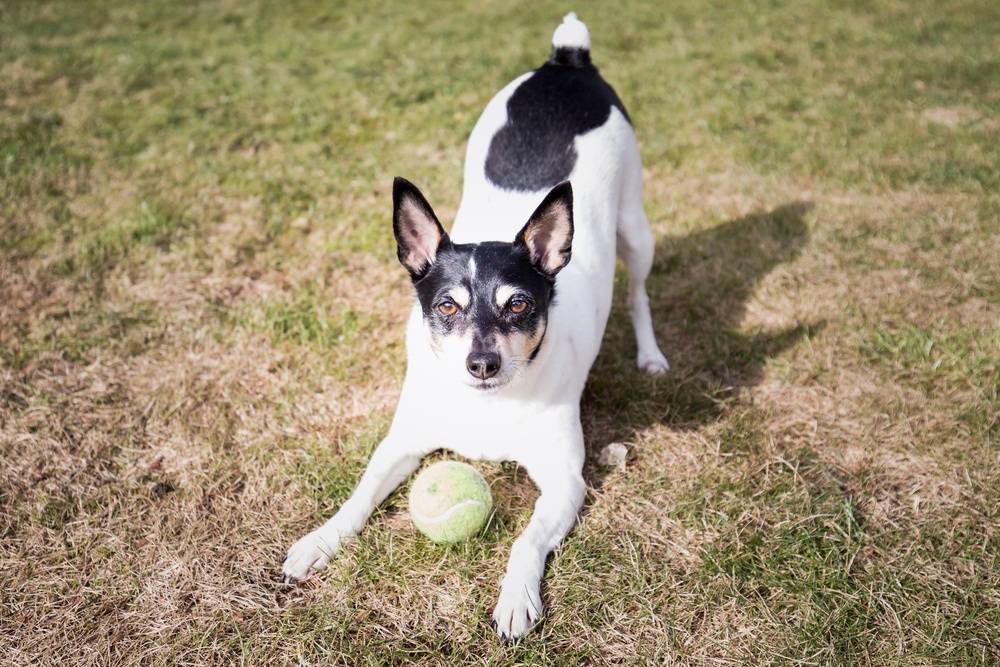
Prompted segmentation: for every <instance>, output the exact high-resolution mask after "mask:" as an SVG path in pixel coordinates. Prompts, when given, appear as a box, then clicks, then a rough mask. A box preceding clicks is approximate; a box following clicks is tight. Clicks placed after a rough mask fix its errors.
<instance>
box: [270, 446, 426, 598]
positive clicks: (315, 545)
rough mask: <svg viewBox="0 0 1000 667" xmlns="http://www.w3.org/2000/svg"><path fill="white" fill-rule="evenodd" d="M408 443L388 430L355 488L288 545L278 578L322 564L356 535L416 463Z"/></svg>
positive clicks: (290, 578) (303, 575)
mask: <svg viewBox="0 0 1000 667" xmlns="http://www.w3.org/2000/svg"><path fill="white" fill-rule="evenodd" d="M420 458H421V457H420V456H419V454H418V453H416V452H415V451H414V449H413V448H412V447H409V446H406V445H405V444H404V443H403V442H402V441H400V440H398V439H393V436H392V435H391V434H390V436H389V437H387V438H386V439H385V440H383V441H382V442H381V443H380V444H379V446H378V447H377V448H376V449H375V453H374V454H372V458H371V461H369V463H368V467H367V468H366V469H365V472H364V474H363V475H362V476H361V481H360V482H358V486H357V488H356V489H355V490H354V493H352V494H351V497H350V498H348V499H347V501H346V502H344V504H343V505H342V506H341V507H340V510H339V511H338V512H337V513H336V514H335V515H333V517H332V518H331V519H330V520H329V521H327V522H326V523H324V524H323V525H322V526H320V527H319V528H317V529H316V530H314V531H312V532H311V533H309V534H308V535H306V536H305V537H303V538H302V539H300V540H299V541H298V542H296V543H295V544H293V545H292V548H291V549H289V550H288V555H287V556H285V560H284V563H283V565H282V568H281V580H282V581H283V582H289V583H294V582H296V581H301V580H303V579H307V578H308V577H310V576H312V575H313V574H314V573H316V572H319V571H320V570H323V569H325V568H326V566H327V565H328V564H329V562H330V559H331V558H333V555H334V554H335V553H337V551H338V550H339V549H340V543H341V541H342V540H344V539H347V538H349V537H353V536H354V535H356V534H357V533H358V532H359V531H360V530H361V529H362V528H363V527H364V525H365V523H366V522H367V521H368V518H369V517H370V516H371V514H372V512H374V511H375V508H376V507H378V505H379V503H381V502H382V501H383V500H385V498H386V496H388V495H389V494H390V493H392V492H393V491H394V490H395V489H396V487H398V486H399V485H400V484H402V483H403V482H405V481H406V479H407V478H408V477H409V476H410V475H411V474H412V473H413V471H414V470H416V469H417V466H419V465H420Z"/></svg>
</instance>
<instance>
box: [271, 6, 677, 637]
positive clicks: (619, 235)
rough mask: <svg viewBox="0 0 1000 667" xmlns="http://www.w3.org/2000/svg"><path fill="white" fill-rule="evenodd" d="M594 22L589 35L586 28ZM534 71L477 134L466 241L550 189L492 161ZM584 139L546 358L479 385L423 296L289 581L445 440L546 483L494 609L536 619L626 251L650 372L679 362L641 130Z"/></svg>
mask: <svg viewBox="0 0 1000 667" xmlns="http://www.w3.org/2000/svg"><path fill="white" fill-rule="evenodd" d="M573 21H575V16H574V17H572V20H571V19H570V17H567V19H566V23H564V24H563V25H562V26H560V28H559V30H557V37H558V36H559V35H560V32H559V31H561V30H563V28H564V27H566V26H567V25H569V27H570V28H571V29H573V30H577V32H578V28H577V27H576V26H575V25H573V23H572V22H573ZM576 23H578V24H579V25H580V26H583V24H582V23H580V22H579V21H576ZM583 31H584V34H586V27H585V26H584V27H583ZM566 39H569V37H567V38H566ZM587 44H588V45H589V35H587ZM529 76H531V74H530V73H529V74H525V75H523V76H521V77H519V78H517V79H515V80H514V81H513V82H512V83H510V84H509V85H508V86H506V87H505V88H504V89H503V90H501V91H500V92H499V93H498V94H497V95H496V97H494V98H493V100H492V101H491V102H490V103H489V105H488V106H487V107H486V110H485V111H484V112H483V115H482V117H481V118H480V120H479V122H478V123H477V124H476V127H475V129H474V130H473V132H472V136H471V137H470V139H469V146H468V150H467V154H466V167H465V188H464V192H463V196H462V203H461V205H460V207H459V210H458V214H457V217H456V220H455V225H454V227H453V229H452V232H451V237H452V239H453V240H454V241H455V242H457V243H470V242H478V241H486V240H499V241H507V242H510V241H512V240H513V239H514V236H515V234H517V232H518V231H519V229H520V228H521V227H522V226H523V225H524V223H525V221H527V219H528V218H529V216H530V215H531V213H532V212H533V211H534V209H535V208H536V207H537V206H538V204H539V203H540V201H541V200H542V199H543V197H544V196H545V195H546V194H547V191H539V192H533V193H516V192H507V191H503V190H500V189H497V188H496V187H495V186H493V184H492V183H490V182H489V181H488V180H487V179H486V178H485V175H484V169H483V164H484V161H485V159H486V152H487V149H488V146H489V142H490V139H491V137H492V136H493V134H494V133H495V132H496V130H497V129H498V128H499V127H500V126H502V125H503V124H504V122H505V121H506V104H507V100H508V98H509V97H510V95H511V94H512V93H513V92H514V90H515V89H516V88H517V86H518V85H520V84H521V83H522V82H523V81H524V80H525V79H526V78H527V77H529ZM576 150H577V153H578V159H577V162H576V165H575V167H574V169H573V172H572V173H571V175H570V181H571V182H572V185H573V193H574V207H573V208H574V223H575V230H576V231H575V235H574V239H573V246H572V253H573V254H572V260H571V261H570V263H569V264H568V265H567V266H566V268H565V269H563V270H562V271H561V272H560V273H559V275H558V277H557V283H556V290H557V298H556V301H555V303H554V305H553V306H552V307H551V308H550V310H549V315H548V329H547V331H546V334H545V343H544V344H543V345H542V347H541V349H540V350H539V352H538V355H537V357H536V358H535V359H534V361H532V362H531V363H530V364H527V365H526V366H522V367H521V370H520V372H519V377H517V378H515V379H514V380H513V381H511V382H510V383H508V384H507V385H505V386H504V387H502V388H501V389H499V390H497V391H494V392H492V393H484V392H482V391H480V390H477V389H474V388H472V387H471V386H469V384H468V383H467V382H466V381H462V380H459V379H458V378H456V377H455V375H454V373H453V372H442V370H441V369H442V360H441V359H439V355H438V354H436V353H435V350H434V349H432V347H431V345H430V343H429V341H428V336H427V333H426V331H425V327H424V324H423V318H422V315H421V310H420V307H419V305H416V304H415V305H414V308H413V310H412V312H411V314H410V319H409V324H408V329H407V338H406V345H407V354H408V366H407V372H406V378H405V380H404V382H403V389H402V393H401V395H400V398H399V406H398V408H397V410H396V415H395V418H394V419H393V423H392V426H391V427H390V429H389V433H388V434H387V435H386V437H385V439H384V440H383V441H382V443H381V444H380V445H379V446H378V448H377V449H376V450H375V452H374V454H373V455H372V459H371V462H370V463H369V465H368V468H367V470H366V471H365V473H364V475H363V476H362V478H361V481H360V482H359V484H358V487H357V489H356V490H355V492H354V493H353V494H352V495H351V497H350V498H348V500H347V501H346V502H345V503H344V505H343V506H342V507H341V508H340V510H339V511H338V512H337V513H336V514H335V515H334V516H333V518H331V519H330V520H329V521H327V522H326V523H325V524H324V525H323V526H321V527H320V528H318V529H317V530H315V531H313V532H312V533H309V534H308V535H306V536H305V537H303V538H302V539H301V540H299V541H298V542H296V543H295V544H294V545H293V546H292V548H291V549H290V550H289V552H288V556H287V558H286V560H285V564H284V575H285V577H286V578H287V579H289V580H293V581H294V580H299V579H305V578H307V577H308V576H310V575H311V574H312V573H313V572H315V571H317V570H321V569H323V568H324V567H325V566H326V565H327V563H328V562H329V560H330V558H331V557H332V556H333V554H334V553H335V552H336V551H337V549H338V548H339V545H340V542H341V541H342V540H344V539H346V538H349V537H351V536H353V535H354V534H356V533H357V532H358V531H359V530H361V528H362V526H363V525H364V524H365V522H366V521H367V520H368V517H369V516H370V515H371V513H372V512H373V511H374V509H375V507H376V506H377V505H378V504H379V503H381V502H382V500H384V499H385V497H386V496H387V495H388V494H389V493H390V492H392V490H393V489H395V488H396V487H397V486H399V485H400V484H401V483H403V482H404V481H406V479H407V478H408V477H409V476H410V474H411V473H413V471H414V470H416V468H417V467H418V465H419V463H420V459H421V457H423V456H424V455H425V454H428V453H429V452H431V451H433V450H435V449H439V448H445V449H450V450H452V451H454V452H456V453H458V454H459V455H461V456H463V457H466V458H469V459H483V460H489V461H517V462H518V463H519V464H520V465H521V466H522V467H523V468H524V469H525V470H526V471H527V472H528V475H529V476H530V477H531V479H532V480H533V481H534V482H535V484H536V485H537V486H538V488H539V490H540V492H541V494H540V496H539V497H538V500H537V502H536V503H535V508H534V514H533V515H532V518H531V520H530V522H529V523H528V526H527V528H526V529H525V531H524V533H522V534H521V535H520V536H519V537H518V538H517V540H516V541H515V542H514V544H513V547H512V549H511V555H510V560H509V563H508V567H507V572H506V574H505V576H504V577H503V580H502V582H501V586H500V597H499V600H498V601H497V604H496V607H495V611H494V614H493V618H494V621H495V623H496V626H497V630H498V632H499V633H500V635H501V636H502V637H503V638H506V639H511V638H516V637H518V636H520V635H521V634H523V633H524V632H526V631H528V630H530V629H531V627H532V626H533V625H534V624H535V623H536V622H537V621H538V619H539V618H540V616H541V611H542V602H541V597H540V595H539V584H540V582H541V579H542V575H543V572H544V569H545V559H546V557H547V555H548V554H549V552H551V551H552V550H553V549H554V548H555V547H556V546H557V545H558V544H559V543H560V542H561V541H562V539H563V537H565V535H566V534H567V533H568V532H569V531H570V529H571V528H572V527H573V524H574V523H575V521H576V517H577V512H578V511H579V509H580V506H581V505H582V503H583V499H584V493H585V489H586V486H585V484H584V481H583V476H582V469H583V462H584V442H583V431H582V428H581V425H580V396H581V393H582V391H583V387H584V383H585V382H586V379H587V374H588V373H589V371H590V367H591V365H592V364H593V362H594V359H595V358H596V357H597V353H598V350H599V348H600V344H601V339H602V337H603V335H604V328H605V325H606V323H607V319H608V314H609V311H610V309H611V300H612V288H613V282H614V272H615V252H616V249H617V253H618V255H619V256H620V257H621V258H622V260H623V261H624V263H625V266H626V271H627V273H628V277H629V304H630V310H631V314H632V322H633V325H634V328H635V331H636V341H637V344H638V365H639V366H640V367H641V368H643V369H644V370H646V371H649V372H652V373H663V372H665V371H666V370H667V369H668V368H669V366H668V364H667V360H666V359H665V358H664V356H663V354H662V353H661V352H660V350H659V348H658V347H657V344H656V340H655V336H654V333H653V324H652V318H651V316H650V313H649V299H648V297H647V295H646V289H645V280H646V277H647V275H648V273H649V269H650V266H651V264H652V259H653V237H652V234H651V232H650V230H649V224H648V222H647V220H646V216H645V214H644V213H643V209H642V166H641V162H640V158H639V151H638V148H637V146H636V142H635V136H634V134H633V131H632V127H631V126H630V125H629V123H628V122H627V121H626V119H625V118H624V116H623V115H622V114H621V112H619V111H618V110H617V109H615V108H612V112H611V116H610V118H609V119H608V121H607V122H606V123H605V124H604V125H603V126H601V127H599V128H597V129H595V130H593V131H591V132H589V133H587V134H585V135H583V136H580V137H577V139H576ZM458 354H461V353H458ZM449 356H452V355H449ZM452 365H453V366H454V365H455V363H454V360H452ZM442 406H446V409H445V410H442ZM429 415H434V416H435V418H433V419H431V418H429ZM442 419H446V420H447V423H446V424H442Z"/></svg>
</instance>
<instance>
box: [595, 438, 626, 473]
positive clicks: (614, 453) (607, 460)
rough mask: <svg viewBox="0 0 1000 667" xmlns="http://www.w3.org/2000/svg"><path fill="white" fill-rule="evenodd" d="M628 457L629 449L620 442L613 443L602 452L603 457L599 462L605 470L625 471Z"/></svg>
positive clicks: (601, 456)
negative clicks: (616, 469)
mask: <svg viewBox="0 0 1000 667" xmlns="http://www.w3.org/2000/svg"><path fill="white" fill-rule="evenodd" d="M626 456H628V447H626V446H625V445H623V444H622V443H620V442H612V443H611V444H610V445H608V446H607V447H605V448H604V449H602V450H601V455H600V456H599V457H598V458H597V462H598V463H599V464H601V465H602V466H604V467H605V468H618V469H619V470H621V471H624V470H625V457H626Z"/></svg>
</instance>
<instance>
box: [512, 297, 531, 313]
mask: <svg viewBox="0 0 1000 667" xmlns="http://www.w3.org/2000/svg"><path fill="white" fill-rule="evenodd" d="M509 308H510V312H512V313H514V314H515V315H520V314H521V313H523V312H524V311H526V310H527V309H528V302H527V301H525V300H523V299H514V300H513V301H511V302H510V306H509Z"/></svg>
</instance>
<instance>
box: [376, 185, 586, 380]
mask: <svg viewBox="0 0 1000 667" xmlns="http://www.w3.org/2000/svg"><path fill="white" fill-rule="evenodd" d="M392 199H393V221H392V223H393V224H392V226H393V232H394V233H395V235H396V243H397V244H398V254H399V261H400V262H402V264H403V266H404V267H406V270H407V271H409V273H410V278H411V280H412V281H413V286H414V288H415V290H416V293H417V300H418V301H419V302H420V306H421V308H422V309H423V317H424V329H425V331H426V333H427V338H428V340H429V341H430V344H431V348H432V349H433V350H434V353H435V354H436V355H437V357H438V359H440V360H441V362H442V364H444V366H445V372H447V373H450V374H452V375H453V377H457V378H458V379H459V380H460V381H461V382H463V383H465V384H467V385H469V386H472V387H475V388H477V389H481V390H483V391H493V390H498V389H500V388H502V387H504V386H505V385H507V384H508V383H509V382H511V381H512V380H514V379H515V378H518V377H523V375H524V369H525V368H526V367H527V365H528V364H530V363H531V361H532V360H533V359H534V358H535V356H536V355H537V354H538V351H539V349H540V348H541V345H542V339H543V338H544V337H545V329H546V325H547V323H548V311H549V306H550V305H551V303H552V300H553V297H554V296H555V281H556V274H557V273H559V271H560V270H561V269H562V268H563V267H564V266H566V264H567V263H568V262H569V260H570V251H571V244H572V241H573V189H572V187H571V186H570V184H569V182H564V183H560V184H559V185H557V186H555V187H554V188H552V190H551V192H549V194H548V195H547V196H546V197H545V199H544V200H543V201H542V203H541V204H539V205H538V208H537V209H536V210H535V212H534V213H533V214H532V215H531V217H530V218H529V219H528V221H527V223H526V224H525V225H524V227H523V228H522V229H521V231H520V232H518V234H517V236H515V237H514V240H513V242H511V243H503V242H499V241H488V242H484V243H473V244H456V243H452V242H451V239H450V238H448V234H446V233H445V231H444V228H443V227H441V223H440V222H438V219H437V216H435V215H434V211H433V210H432V209H431V207H430V205H429V204H428V203H427V200H426V199H424V196H423V195H422V194H421V193H420V191H419V190H418V189H417V188H416V186H414V185H413V184H412V183H410V182H409V181H407V180H406V179H403V178H397V179H396V180H395V181H394V182H393V192H392Z"/></svg>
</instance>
